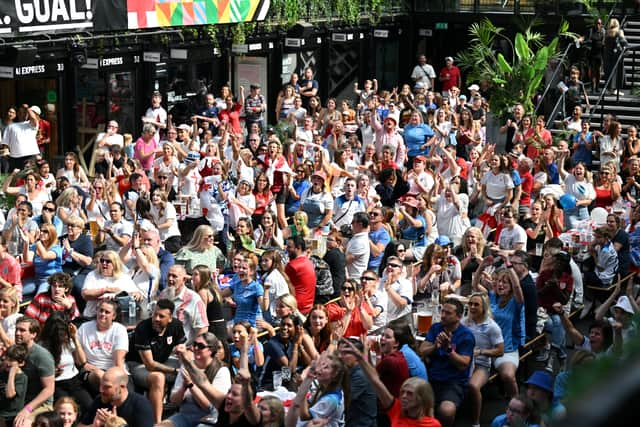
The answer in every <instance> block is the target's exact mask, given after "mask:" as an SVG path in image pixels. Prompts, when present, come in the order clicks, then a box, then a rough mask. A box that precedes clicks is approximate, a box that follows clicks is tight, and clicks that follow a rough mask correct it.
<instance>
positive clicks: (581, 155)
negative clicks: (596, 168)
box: [572, 132, 593, 166]
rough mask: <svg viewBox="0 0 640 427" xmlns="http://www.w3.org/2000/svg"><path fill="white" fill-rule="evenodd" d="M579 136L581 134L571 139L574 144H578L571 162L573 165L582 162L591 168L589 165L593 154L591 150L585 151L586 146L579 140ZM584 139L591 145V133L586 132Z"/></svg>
mask: <svg viewBox="0 0 640 427" xmlns="http://www.w3.org/2000/svg"><path fill="white" fill-rule="evenodd" d="M580 135H581V133H577V134H575V135H574V137H573V143H574V144H575V143H576V142H579V143H580V145H578V148H577V149H576V151H574V152H573V157H572V159H573V162H574V163H578V162H584V163H585V164H586V165H587V166H591V163H592V162H593V153H592V152H591V150H589V149H587V145H586V144H585V142H584V141H582V139H581V138H580ZM585 139H586V140H587V142H588V143H589V144H593V133H591V132H587V135H586V137H585Z"/></svg>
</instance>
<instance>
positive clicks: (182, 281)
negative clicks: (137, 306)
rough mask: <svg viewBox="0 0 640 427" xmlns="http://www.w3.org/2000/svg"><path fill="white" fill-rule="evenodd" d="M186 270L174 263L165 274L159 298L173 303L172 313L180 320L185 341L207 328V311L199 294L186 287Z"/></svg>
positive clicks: (205, 330) (202, 332)
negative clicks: (163, 287) (163, 285)
mask: <svg viewBox="0 0 640 427" xmlns="http://www.w3.org/2000/svg"><path fill="white" fill-rule="evenodd" d="M186 275H187V272H186V271H185V270H184V267H183V266H181V265H174V266H173V267H171V268H170V269H169V274H168V275H167V289H165V290H164V291H163V292H162V293H161V294H160V298H167V299H169V300H171V301H173V303H174V304H175V309H174V311H173V315H174V316H175V317H176V318H177V319H178V320H179V321H181V322H182V327H183V328H184V333H185V336H186V338H187V341H191V340H193V339H194V338H195V337H197V336H199V335H202V334H204V333H205V332H207V330H208V328H209V321H208V319H207V311H206V307H205V305H204V302H202V299H201V298H200V296H199V295H198V294H197V293H196V292H195V291H193V290H191V289H189V288H187V286H186V283H187V278H186Z"/></svg>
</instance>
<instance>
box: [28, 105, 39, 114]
mask: <svg viewBox="0 0 640 427" xmlns="http://www.w3.org/2000/svg"><path fill="white" fill-rule="evenodd" d="M29 110H31V111H33V112H34V113H36V114H37V115H41V114H42V110H41V109H40V107H38V106H37V105H32V106H31V107H29Z"/></svg>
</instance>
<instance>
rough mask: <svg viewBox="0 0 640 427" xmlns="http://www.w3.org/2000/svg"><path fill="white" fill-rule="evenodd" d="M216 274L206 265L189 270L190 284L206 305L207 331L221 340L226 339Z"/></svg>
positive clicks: (220, 294) (220, 295)
mask: <svg viewBox="0 0 640 427" xmlns="http://www.w3.org/2000/svg"><path fill="white" fill-rule="evenodd" d="M214 278H217V276H215V275H212V274H211V270H210V269H209V267H207V266H206V265H196V266H195V267H194V268H193V271H192V272H191V284H192V285H193V290H194V291H196V292H197V293H198V295H200V298H202V302H204V305H205V306H206V307H207V319H209V332H211V333H212V334H215V336H217V337H218V338H220V339H221V340H226V339H227V328H226V326H225V325H226V323H225V320H224V314H223V312H222V310H223V302H222V292H221V291H220V287H219V286H218V281H217V280H214Z"/></svg>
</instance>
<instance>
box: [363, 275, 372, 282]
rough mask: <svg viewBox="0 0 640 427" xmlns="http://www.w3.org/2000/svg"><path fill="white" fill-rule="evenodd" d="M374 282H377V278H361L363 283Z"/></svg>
mask: <svg viewBox="0 0 640 427" xmlns="http://www.w3.org/2000/svg"><path fill="white" fill-rule="evenodd" d="M374 280H376V278H375V277H369V276H362V277H361V278H360V281H361V282H373V281H374Z"/></svg>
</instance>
